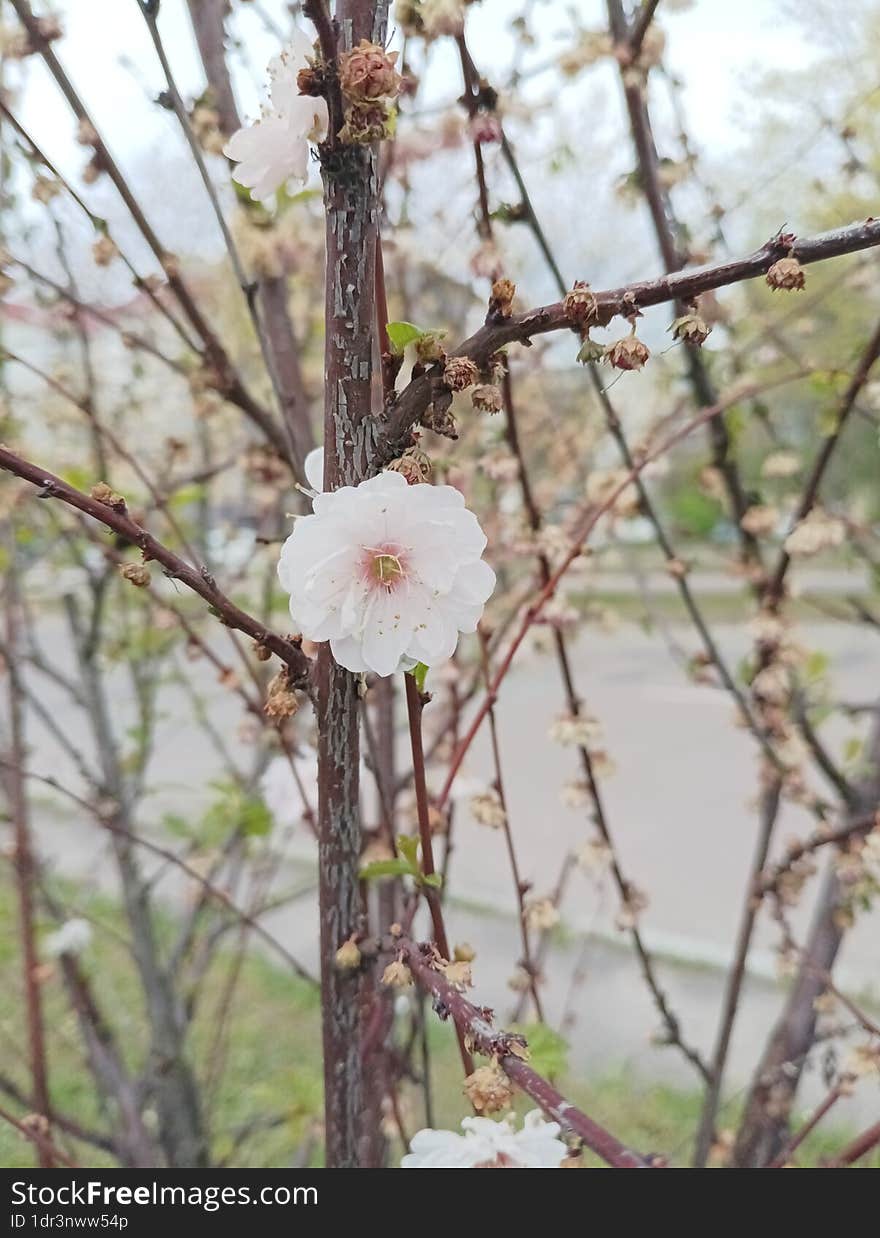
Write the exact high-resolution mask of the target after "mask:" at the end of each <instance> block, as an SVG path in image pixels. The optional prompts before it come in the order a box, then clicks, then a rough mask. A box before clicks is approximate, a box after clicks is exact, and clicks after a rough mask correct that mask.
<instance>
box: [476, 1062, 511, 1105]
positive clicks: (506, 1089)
mask: <svg viewBox="0 0 880 1238" xmlns="http://www.w3.org/2000/svg"><path fill="white" fill-rule="evenodd" d="M464 1090H465V1092H466V1093H467V1097H468V1100H469V1101H470V1102H471V1104H472V1105H473V1107H474V1108H475V1109H476V1111H477V1113H497V1112H498V1111H499V1110H500V1109H506V1108H507V1107H508V1105H509V1104H510V1102H511V1100H512V1099H513V1087H512V1085H511V1082H510V1080H509V1079H508V1078H507V1075H505V1073H504V1071H503V1070H501V1068H500V1067H499V1066H498V1065H497V1064H496V1063H495V1062H493V1063H492V1065H491V1066H478V1067H477V1069H476V1070H475V1071H474V1073H473V1074H472V1075H468V1077H467V1078H466V1079H465V1081H464Z"/></svg>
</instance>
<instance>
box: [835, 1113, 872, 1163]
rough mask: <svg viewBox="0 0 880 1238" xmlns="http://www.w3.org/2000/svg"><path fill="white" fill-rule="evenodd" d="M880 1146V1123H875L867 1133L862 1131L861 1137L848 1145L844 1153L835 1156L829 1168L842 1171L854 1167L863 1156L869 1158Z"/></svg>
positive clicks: (857, 1137) (858, 1136)
mask: <svg viewBox="0 0 880 1238" xmlns="http://www.w3.org/2000/svg"><path fill="white" fill-rule="evenodd" d="M878 1144H880V1122H875V1123H874V1125H873V1126H869V1127H868V1129H867V1130H866V1131H862V1133H861V1135H857V1136H856V1138H855V1139H854V1140H853V1141H852V1143H849V1144H847V1146H846V1147H845V1148H844V1149H843V1151H842V1152H841V1153H839V1154H838V1155H837V1156H835V1158H834V1160H833V1161H829V1162H828V1165H827V1168H828V1169H842V1168H844V1167H845V1166H848V1165H854V1164H855V1163H856V1161H858V1160H861V1158H862V1157H863V1156H867V1154H868V1153H869V1152H870V1151H871V1150H872V1149H873V1148H876V1147H877V1145H878Z"/></svg>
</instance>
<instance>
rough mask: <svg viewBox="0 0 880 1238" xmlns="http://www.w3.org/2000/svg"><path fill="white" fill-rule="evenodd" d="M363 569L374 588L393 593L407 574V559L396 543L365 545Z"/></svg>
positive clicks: (362, 561)
mask: <svg viewBox="0 0 880 1238" xmlns="http://www.w3.org/2000/svg"><path fill="white" fill-rule="evenodd" d="M361 571H362V572H363V574H364V577H365V579H366V581H367V583H368V584H369V585H370V586H371V587H372V588H374V589H375V588H382V589H386V590H387V591H388V592H389V593H391V592H392V591H393V590H394V589H395V588H396V587H397V586H398V584H399V583H400V582H401V581H402V580H403V579H404V578H405V576H406V560H405V559H404V557H403V555H402V553H401V548H400V547H399V546H397V545H395V544H388V545H385V546H365V547H364V554H363V558H362V560H361Z"/></svg>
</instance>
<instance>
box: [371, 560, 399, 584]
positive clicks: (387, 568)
mask: <svg viewBox="0 0 880 1238" xmlns="http://www.w3.org/2000/svg"><path fill="white" fill-rule="evenodd" d="M373 574H374V575H375V577H376V579H377V580H378V581H379V582H380V583H381V584H383V585H391V584H393V583H394V581H395V580H396V579H397V577H398V576H402V575H403V565H402V564H401V562H400V559H398V557H397V555H391V554H379V555H376V557H375V559H374V560H373Z"/></svg>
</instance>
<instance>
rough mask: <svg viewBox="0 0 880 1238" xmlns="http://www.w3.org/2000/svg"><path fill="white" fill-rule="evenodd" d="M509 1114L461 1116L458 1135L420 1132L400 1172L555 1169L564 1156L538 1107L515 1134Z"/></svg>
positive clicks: (564, 1149) (554, 1127)
mask: <svg viewBox="0 0 880 1238" xmlns="http://www.w3.org/2000/svg"><path fill="white" fill-rule="evenodd" d="M513 1122H514V1119H513V1116H512V1115H511V1116H509V1117H507V1118H505V1119H504V1121H503V1122H495V1121H493V1120H492V1118H464V1119H463V1120H462V1123H461V1125H462V1129H463V1130H464V1134H463V1135H458V1134H456V1132H455V1131H435V1130H423V1131H419V1132H418V1133H417V1134H416V1135H414V1136H413V1138H412V1141H411V1143H410V1148H411V1149H412V1151H411V1152H410V1153H409V1154H408V1155H407V1156H405V1157H404V1158H403V1160H402V1161H401V1162H400V1167H401V1169H558V1168H559V1165H560V1162H561V1161H563V1160H564V1159H565V1157H566V1156H567V1155H568V1148H567V1147H566V1145H565V1144H564V1143H563V1141H562V1140H561V1139H560V1138H559V1137H558V1136H559V1125H558V1123H556V1122H545V1121H544V1119H543V1118H542V1117H541V1113H540V1111H539V1110H538V1109H533V1110H532V1112H531V1113H528V1114H526V1116H525V1118H524V1119H523V1125H522V1130H519V1131H514V1129H513Z"/></svg>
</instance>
